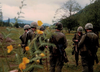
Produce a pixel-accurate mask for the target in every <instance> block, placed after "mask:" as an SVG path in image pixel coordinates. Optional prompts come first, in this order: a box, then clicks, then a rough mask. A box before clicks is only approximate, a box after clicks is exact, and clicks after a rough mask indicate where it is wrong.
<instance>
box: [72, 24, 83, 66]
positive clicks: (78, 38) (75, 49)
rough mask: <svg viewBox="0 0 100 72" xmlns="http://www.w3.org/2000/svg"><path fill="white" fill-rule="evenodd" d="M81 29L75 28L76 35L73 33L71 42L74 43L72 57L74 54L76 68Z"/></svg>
mask: <svg viewBox="0 0 100 72" xmlns="http://www.w3.org/2000/svg"><path fill="white" fill-rule="evenodd" d="M82 31H83V28H82V27H81V26H79V27H78V28H77V33H75V35H74V37H73V39H72V41H73V42H74V44H73V45H74V47H73V51H72V55H73V54H74V53H75V61H76V66H78V60H79V50H78V43H79V41H80V39H81V37H82V35H83V33H82Z"/></svg>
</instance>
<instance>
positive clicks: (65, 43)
mask: <svg viewBox="0 0 100 72" xmlns="http://www.w3.org/2000/svg"><path fill="white" fill-rule="evenodd" d="M67 45H68V42H67V39H66V37H65V36H64V48H67Z"/></svg>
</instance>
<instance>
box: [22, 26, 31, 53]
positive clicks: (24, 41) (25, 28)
mask: <svg viewBox="0 0 100 72" xmlns="http://www.w3.org/2000/svg"><path fill="white" fill-rule="evenodd" d="M29 28H30V26H29V25H25V26H24V31H25V32H24V34H23V35H21V36H20V39H21V41H22V43H21V46H22V48H23V53H25V52H26V51H25V47H26V46H27V42H26V37H27V32H28V30H29Z"/></svg>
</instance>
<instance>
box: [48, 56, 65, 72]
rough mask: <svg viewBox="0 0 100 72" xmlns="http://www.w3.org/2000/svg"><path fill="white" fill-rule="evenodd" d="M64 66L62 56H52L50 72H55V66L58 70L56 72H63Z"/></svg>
mask: <svg viewBox="0 0 100 72" xmlns="http://www.w3.org/2000/svg"><path fill="white" fill-rule="evenodd" d="M63 65H64V62H63V60H62V56H53V55H50V72H55V66H56V68H57V70H56V72H61V70H62V67H63Z"/></svg>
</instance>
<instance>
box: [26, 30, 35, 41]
mask: <svg viewBox="0 0 100 72" xmlns="http://www.w3.org/2000/svg"><path fill="white" fill-rule="evenodd" d="M35 37H36V33H35V32H33V31H32V30H29V31H28V33H27V41H28V40H30V41H32V39H33V38H35Z"/></svg>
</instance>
